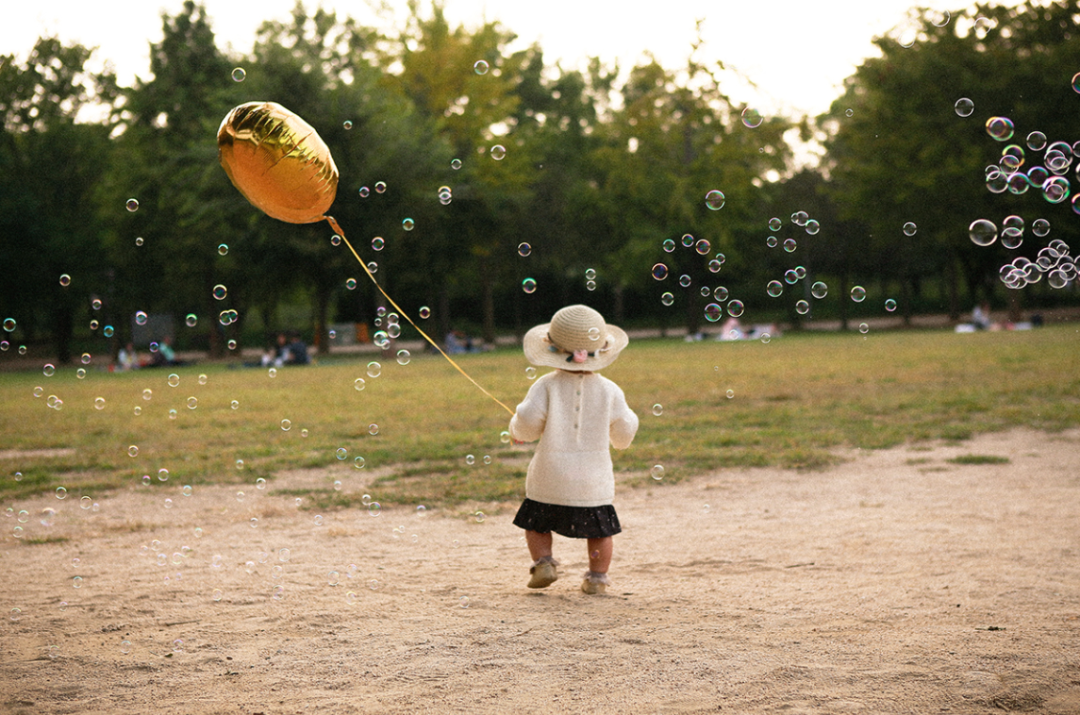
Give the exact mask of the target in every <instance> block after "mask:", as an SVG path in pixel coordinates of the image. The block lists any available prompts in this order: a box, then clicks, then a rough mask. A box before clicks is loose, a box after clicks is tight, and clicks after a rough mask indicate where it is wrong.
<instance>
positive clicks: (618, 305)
mask: <svg viewBox="0 0 1080 715" xmlns="http://www.w3.org/2000/svg"><path fill="white" fill-rule="evenodd" d="M625 292H626V286H624V285H623V284H622V283H621V282H620V283H616V284H615V286H614V288H613V289H612V293H613V296H612V298H613V300H612V306H611V314H612V319H613V320H614V321H615V323H616V324H618V325H621V324H622V323H624V322H625V321H624V320H623V318H624V317H626V316H625V312H626V305H625V303H624V300H623V299H624V298H625V295H624V294H625Z"/></svg>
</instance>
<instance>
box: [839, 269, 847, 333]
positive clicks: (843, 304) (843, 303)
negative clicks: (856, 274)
mask: <svg viewBox="0 0 1080 715" xmlns="http://www.w3.org/2000/svg"><path fill="white" fill-rule="evenodd" d="M840 329H841V330H847V329H848V277H847V273H841V274H840Z"/></svg>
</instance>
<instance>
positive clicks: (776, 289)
mask: <svg viewBox="0 0 1080 715" xmlns="http://www.w3.org/2000/svg"><path fill="white" fill-rule="evenodd" d="M765 291H766V292H767V293H768V294H769V295H770V296H772V297H773V298H779V297H780V294H781V293H783V292H784V284H783V283H781V282H780V281H769V283H768V285H766V286H765Z"/></svg>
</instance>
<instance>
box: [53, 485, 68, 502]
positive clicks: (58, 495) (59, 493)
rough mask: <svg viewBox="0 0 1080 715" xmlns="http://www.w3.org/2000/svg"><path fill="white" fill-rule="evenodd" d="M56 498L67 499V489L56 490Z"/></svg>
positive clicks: (59, 488) (58, 488)
mask: <svg viewBox="0 0 1080 715" xmlns="http://www.w3.org/2000/svg"><path fill="white" fill-rule="evenodd" d="M56 498H57V499H66V498H67V489H66V488H65V487H57V488H56Z"/></svg>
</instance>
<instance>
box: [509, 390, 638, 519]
mask: <svg viewBox="0 0 1080 715" xmlns="http://www.w3.org/2000/svg"><path fill="white" fill-rule="evenodd" d="M637 428H638V418H637V415H635V414H634V412H633V410H631V409H630V408H629V407H628V406H627V404H626V397H625V396H624V395H623V391H622V390H621V389H620V388H619V386H618V385H616V384H615V383H614V382H612V381H611V380H609V379H607V378H606V377H601V376H600V375H597V374H595V373H571V372H564V371H562V370H556V371H555V372H550V373H548V374H546V375H544V376H543V377H541V378H540V379H538V380H537V381H536V382H535V383H534V384H533V386H532V387H531V388H530V389H529V394H527V395H526V396H525V400H524V401H523V402H522V403H521V404H520V405H518V407H517V412H516V413H515V414H514V416H513V418H511V420H510V434H511V435H512V436H513V437H514V439H517V440H520V441H523V442H533V441H535V440H537V439H539V440H540V444H539V445H537V447H536V453H535V454H534V455H533V458H532V461H531V462H530V463H529V471H528V475H527V476H526V478H525V496H527V497H528V498H529V499H532V500H533V501H538V502H543V503H545V504H562V505H564V506H586V507H591V506H604V505H605V504H611V502H612V500H613V499H614V497H615V474H614V472H613V471H612V467H611V451H610V448H609V447H608V443H609V442H610V444H611V445H612V446H614V447H615V448H616V449H626V448H627V447H629V446H630V443H631V442H632V441H633V439H634V434H636V433H637Z"/></svg>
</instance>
